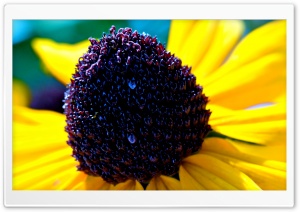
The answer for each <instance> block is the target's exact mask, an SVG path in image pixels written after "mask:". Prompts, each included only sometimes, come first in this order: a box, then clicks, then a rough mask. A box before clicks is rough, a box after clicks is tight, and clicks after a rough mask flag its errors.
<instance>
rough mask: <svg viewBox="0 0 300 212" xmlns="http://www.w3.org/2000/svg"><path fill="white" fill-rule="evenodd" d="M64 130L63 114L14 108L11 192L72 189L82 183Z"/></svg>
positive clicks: (82, 176)
mask: <svg viewBox="0 0 300 212" xmlns="http://www.w3.org/2000/svg"><path fill="white" fill-rule="evenodd" d="M64 126H65V117H64V115H62V114H59V113H55V112H51V111H44V110H43V111H42V110H33V109H28V108H25V107H21V106H14V108H13V189H17V190H20V189H25V190H30V189H34V190H36V189H39V190H48V189H51V190H52V189H72V188H74V187H76V185H77V184H78V183H80V182H81V181H84V179H85V177H86V175H85V174H83V173H81V172H77V171H76V165H77V164H78V162H76V161H75V159H74V158H73V157H71V154H72V149H71V148H70V147H69V146H68V145H67V144H66V140H67V134H66V132H65V131H64ZM53 132H55V133H53Z"/></svg>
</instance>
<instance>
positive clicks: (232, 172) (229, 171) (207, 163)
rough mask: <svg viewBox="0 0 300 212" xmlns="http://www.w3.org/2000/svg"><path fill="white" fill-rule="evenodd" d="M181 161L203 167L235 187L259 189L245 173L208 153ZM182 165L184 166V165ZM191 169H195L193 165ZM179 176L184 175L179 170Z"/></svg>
mask: <svg viewBox="0 0 300 212" xmlns="http://www.w3.org/2000/svg"><path fill="white" fill-rule="evenodd" d="M183 163H190V164H193V165H195V166H196V167H200V168H202V169H205V170H206V171H208V172H211V173H212V174H214V175H216V176H218V177H219V178H221V179H223V180H224V181H226V182H228V184H231V185H232V186H234V187H236V188H237V189H240V190H260V187H259V186H258V185H257V184H256V183H255V182H254V181H253V180H252V179H251V178H250V177H248V176H247V175H246V174H244V173H243V172H241V171H240V170H238V169H236V168H234V167H232V166H230V165H228V164H227V163H225V162H223V161H221V160H219V159H217V158H215V157H212V156H210V155H207V154H202V153H198V154H195V155H192V156H189V157H187V158H185V159H184V160H183ZM183 166H184V167H185V168H186V166H185V165H183ZM193 169H195V167H193ZM179 177H180V180H182V179H183V178H184V176H180V172H179ZM182 186H183V185H182ZM203 186H204V185H203Z"/></svg>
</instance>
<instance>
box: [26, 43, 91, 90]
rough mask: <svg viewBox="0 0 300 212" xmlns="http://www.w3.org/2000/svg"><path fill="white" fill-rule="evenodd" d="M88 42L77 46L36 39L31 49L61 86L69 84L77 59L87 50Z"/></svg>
mask: <svg viewBox="0 0 300 212" xmlns="http://www.w3.org/2000/svg"><path fill="white" fill-rule="evenodd" d="M89 44H90V42H89V41H82V42H80V43H77V44H66V43H56V42H54V41H52V40H50V39H42V38H37V39H34V40H33V42H32V47H33V49H34V51H35V52H36V53H37V55H38V56H39V57H40V59H41V60H42V62H43V64H44V65H45V67H46V69H47V70H48V71H49V72H50V73H51V74H52V75H53V76H54V77H56V79H58V80H59V81H60V82H62V83H63V84H68V83H70V78H71V76H72V74H73V73H75V67H76V64H77V62H78V59H79V57H81V56H82V55H83V54H84V53H85V52H87V50H88V46H89Z"/></svg>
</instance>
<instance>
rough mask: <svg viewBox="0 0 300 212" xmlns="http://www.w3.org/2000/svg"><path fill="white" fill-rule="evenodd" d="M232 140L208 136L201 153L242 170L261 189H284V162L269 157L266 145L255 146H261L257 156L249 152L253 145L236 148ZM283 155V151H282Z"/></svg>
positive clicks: (258, 147)
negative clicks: (259, 153) (247, 147)
mask: <svg viewBox="0 0 300 212" xmlns="http://www.w3.org/2000/svg"><path fill="white" fill-rule="evenodd" d="M233 143H236V142H234V141H230V140H225V139H221V138H208V139H206V140H205V142H204V143H203V147H202V150H201V153H202V154H207V155H210V156H213V157H215V158H218V159H220V160H222V161H223V162H226V163H228V164H230V165H231V166H233V167H236V168H238V169H239V170H241V171H243V172H244V173H245V174H247V175H248V176H249V177H251V179H252V180H254V181H255V182H256V183H257V185H259V186H260V187H261V188H262V189H263V190H284V189H286V164H285V162H280V161H276V160H272V159H269V158H268V156H266V155H265V154H268V155H270V156H271V154H272V152H269V151H268V146H264V147H262V146H257V145H255V146H256V147H255V148H256V149H260V148H261V151H260V152H261V154H262V155H261V156H262V157H257V156H254V155H253V154H251V150H253V149H252V147H251V146H253V145H251V144H248V146H249V149H246V148H244V149H242V151H241V150H239V149H237V148H236V147H235V146H234V145H233ZM282 154H284V155H285V152H282ZM271 157H272V156H271Z"/></svg>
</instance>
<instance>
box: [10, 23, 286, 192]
mask: <svg viewBox="0 0 300 212" xmlns="http://www.w3.org/2000/svg"><path fill="white" fill-rule="evenodd" d="M243 30H244V26H243V23H242V22H241V21H234V20H222V21H179V20H178V21H172V23H171V28H170V33H169V40H168V45H167V49H168V50H170V51H171V52H172V53H175V55H176V56H178V57H179V58H181V59H182V61H183V64H188V65H189V66H192V67H193V68H192V71H193V74H194V75H195V76H196V77H197V83H200V84H201V85H203V88H204V92H205V94H206V95H207V96H209V99H210V102H209V104H208V106H207V107H208V108H209V109H210V110H211V111H212V115H211V118H210V120H209V124H210V125H211V127H212V129H213V130H214V133H212V134H210V135H209V136H208V137H207V138H205V140H204V142H203V144H202V148H201V150H199V151H197V152H196V153H194V154H193V155H191V156H188V157H186V158H184V159H183V160H182V162H181V164H180V167H179V173H178V174H179V178H178V179H179V180H178V179H175V178H173V177H170V176H164V175H159V176H155V177H153V178H152V179H151V180H150V182H149V184H148V185H147V187H146V189H147V190H166V189H170V190H180V189H184V190H205V189H207V190H235V189H238V190H285V189H286V163H285V161H286V106H285V93H286V88H285V86H286V85H285V75H286V70H285V69H286V68H285V66H286V64H285V60H286V52H285V51H286V40H285V36H286V23H285V21H273V22H270V23H268V24H265V25H264V26H262V27H260V28H258V29H256V30H254V31H252V32H251V33H249V34H248V35H247V36H246V37H245V38H243V39H242V40H240V38H241V36H242V34H243ZM88 45H89V44H88V43H87V42H82V43H79V44H75V45H71V44H58V43H55V42H54V41H51V40H48V39H36V40H34V41H33V48H34V50H35V51H36V53H37V54H38V55H39V57H40V58H41V60H42V61H43V63H44V65H45V66H46V68H47V69H48V70H49V71H50V72H51V73H52V74H53V75H54V76H55V77H57V79H59V80H60V81H61V82H62V83H64V84H68V83H69V80H70V78H71V76H72V73H73V72H74V64H76V60H77V59H78V58H79V57H80V56H82V54H83V53H84V52H86V49H87V46H88ZM224 61H225V62H224ZM61 70H64V71H63V72H62V71H61ZM266 103H267V106H264V104H266ZM256 105H259V106H258V107H253V106H256ZM64 127H65V116H64V115H62V114H59V113H56V112H52V111H42V110H33V109H30V108H26V107H23V106H16V105H14V108H13V131H14V133H13V136H14V137H13V189H41V190H48V189H51V190H52V189H59V190H60V189H66V190H70V189H75V190H76V189H79V190H98V189H99V190H100V189H103V190H106V189H116V190H131V189H132V190H143V189H144V188H143V185H142V184H141V183H139V182H138V181H135V180H127V181H126V182H123V183H118V184H116V185H113V184H110V183H107V182H106V181H104V180H103V179H102V178H101V177H93V176H88V175H86V174H84V173H83V172H78V171H76V165H78V162H77V161H74V159H73V158H72V157H71V156H70V155H71V154H72V149H71V148H70V147H69V146H68V145H67V144H66V143H65V141H66V140H67V133H66V132H65V131H64ZM37 129H38V131H37ZM33 135H34V136H33Z"/></svg>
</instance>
